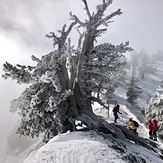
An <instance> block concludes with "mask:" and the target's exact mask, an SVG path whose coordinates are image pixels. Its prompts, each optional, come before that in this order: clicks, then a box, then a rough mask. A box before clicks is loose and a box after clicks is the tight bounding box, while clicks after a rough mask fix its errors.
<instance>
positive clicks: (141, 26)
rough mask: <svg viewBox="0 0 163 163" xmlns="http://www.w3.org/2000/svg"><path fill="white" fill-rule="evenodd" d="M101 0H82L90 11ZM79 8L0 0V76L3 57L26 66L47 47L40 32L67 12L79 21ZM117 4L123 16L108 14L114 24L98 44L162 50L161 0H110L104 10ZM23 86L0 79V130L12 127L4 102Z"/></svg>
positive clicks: (77, 0) (74, 0)
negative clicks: (86, 1) (124, 44)
mask: <svg viewBox="0 0 163 163" xmlns="http://www.w3.org/2000/svg"><path fill="white" fill-rule="evenodd" d="M101 1H102V0H88V4H89V5H90V6H91V12H92V11H93V9H95V6H96V4H97V2H101ZM83 7H84V6H83V3H82V0H46V1H40V0H23V1H22V0H0V56H1V59H0V75H2V74H3V70H2V64H3V63H4V62H5V61H8V62H10V63H12V64H16V63H19V64H31V63H32V61H31V58H30V57H31V55H36V56H37V57H40V56H41V55H44V54H46V53H48V52H50V51H51V50H53V49H52V42H51V40H48V39H46V38H45V37H44V36H45V34H47V33H49V32H51V31H53V32H56V30H57V29H61V27H62V26H63V24H65V23H66V24H67V23H68V22H69V12H70V11H73V14H76V15H77V16H79V17H80V18H81V19H83V18H84V15H85V14H84V13H83V12H84V11H83ZM119 8H121V10H122V12H123V14H122V15H121V16H117V17H115V18H113V20H114V23H111V24H110V26H109V28H108V31H107V33H106V34H105V36H103V37H101V38H100V41H99V42H110V43H113V44H120V43H121V42H125V41H129V42H130V46H131V47H132V48H134V49H135V50H137V51H140V50H141V49H144V50H146V51H147V52H149V53H151V52H156V51H158V50H162V51H163V21H162V18H163V0H113V4H112V5H111V6H110V7H109V8H108V11H107V13H108V14H109V13H111V12H113V11H115V10H117V9H119ZM24 88H25V85H21V86H20V85H17V84H16V83H15V82H12V81H11V80H4V79H2V78H0V103H1V107H0V111H1V114H0V133H2V132H1V130H2V129H3V131H4V129H9V128H10V127H13V124H14V123H13V122H14V120H15V119H16V115H13V114H9V105H10V101H11V100H12V99H14V98H17V97H18V96H19V95H20V93H21V92H22V91H23V89H24ZM4 121H6V122H5V123H3V122H4Z"/></svg>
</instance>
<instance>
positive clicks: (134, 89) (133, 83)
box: [126, 72, 142, 103]
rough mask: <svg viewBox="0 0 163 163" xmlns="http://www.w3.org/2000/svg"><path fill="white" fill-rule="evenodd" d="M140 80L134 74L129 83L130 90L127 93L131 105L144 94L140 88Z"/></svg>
mask: <svg viewBox="0 0 163 163" xmlns="http://www.w3.org/2000/svg"><path fill="white" fill-rule="evenodd" d="M139 81H140V79H139V78H138V77H136V76H134V72H132V76H131V79H130V81H129V83H128V90H127V93H126V96H127V100H128V101H129V102H130V103H134V101H135V100H136V99H137V98H138V96H139V94H140V93H141V92H142V91H141V88H140V87H139V86H138V82H139Z"/></svg>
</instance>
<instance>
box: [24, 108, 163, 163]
mask: <svg viewBox="0 0 163 163" xmlns="http://www.w3.org/2000/svg"><path fill="white" fill-rule="evenodd" d="M121 108H123V109H122V112H123V114H122V116H121V119H119V121H118V123H119V124H122V125H125V124H126V122H127V120H128V118H129V117H133V118H134V119H135V120H137V118H136V117H135V116H134V115H133V114H132V113H131V112H130V111H128V109H127V108H126V107H125V106H122V105H121ZM95 112H96V114H98V115H103V116H104V117H105V119H106V120H107V121H108V122H110V123H112V122H113V115H112V109H110V112H109V118H107V115H108V112H107V110H106V109H103V108H99V107H97V106H95ZM138 133H139V136H142V137H145V138H148V130H147V129H145V127H144V125H143V124H140V127H139V129H138ZM114 140H115V139H114V138H109V139H107V140H106V139H104V138H103V137H102V136H99V135H97V134H96V133H95V132H93V131H89V132H71V133H65V134H60V135H58V136H56V137H54V138H53V139H51V140H50V141H49V142H48V143H47V144H46V145H44V146H42V147H41V148H40V149H39V150H38V151H34V152H33V153H31V154H30V155H29V157H28V158H27V159H26V160H25V161H24V163H45V162H46V163H107V162H108V163H114V162H116V163H123V162H126V160H128V159H129V156H132V158H134V157H136V158H139V159H140V162H141V161H142V159H144V160H146V162H147V163H161V162H162V160H161V159H160V158H159V157H158V155H157V154H155V153H154V152H153V151H149V150H147V149H146V148H144V147H142V146H139V145H136V144H135V143H133V142H129V141H123V140H118V143H119V144H122V143H123V144H125V147H124V145H120V147H121V148H120V149H114V148H113V147H114V146H115V141H114Z"/></svg>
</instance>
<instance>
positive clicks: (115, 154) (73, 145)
mask: <svg viewBox="0 0 163 163" xmlns="http://www.w3.org/2000/svg"><path fill="white" fill-rule="evenodd" d="M157 64H158V65H159V68H158V70H159V71H158V72H157V73H156V74H155V75H146V76H145V79H144V80H143V81H141V82H140V84H141V87H142V88H143V89H142V91H143V93H142V94H141V96H140V98H139V99H138V100H137V103H138V105H139V106H140V107H141V108H140V109H143V107H145V105H146V101H147V100H148V99H149V98H150V97H151V96H153V95H154V94H155V91H156V89H157V87H158V85H159V84H160V82H161V81H163V73H162V72H163V64H162V63H161V62H160V63H159V62H158V63H157ZM126 90H127V87H126V85H125V84H122V85H120V87H119V88H118V89H117V90H116V92H115V94H114V96H113V98H114V99H116V100H117V102H118V103H119V104H120V106H121V108H120V109H121V111H122V112H123V114H122V115H120V119H119V120H118V123H119V124H122V125H126V123H127V121H128V118H129V117H133V118H134V119H135V120H137V121H139V120H140V117H141V115H140V113H141V110H139V111H138V112H137V114H135V115H134V114H133V111H132V110H129V108H128V107H126V105H127V102H126ZM113 107H114V105H110V110H109V118H108V111H107V110H106V109H104V108H102V107H101V106H99V105H96V104H95V105H94V111H95V113H96V114H98V115H101V116H103V117H104V118H105V119H106V120H107V121H108V122H109V123H112V122H113V115H112V108H113ZM141 122H142V123H140V127H139V129H138V133H139V135H140V136H142V137H144V138H148V130H147V129H146V128H145V126H144V120H143V119H142V120H141ZM112 142H113V140H104V138H103V137H101V136H98V135H96V134H95V133H94V132H92V131H91V132H74V133H66V134H61V135H58V136H57V137H54V138H53V139H52V140H50V141H49V143H48V144H46V145H45V146H42V147H41V148H40V146H41V145H42V144H41V143H40V141H39V142H36V143H35V144H33V146H31V147H30V148H29V149H27V150H26V151H23V152H22V153H20V154H19V155H17V156H16V155H14V154H13V155H12V154H11V155H6V154H5V152H3V157H4V158H5V159H2V157H1V159H0V163H23V160H24V159H25V158H26V159H25V161H24V163H33V162H46V163H53V162H54V160H59V161H56V163H69V162H73V163H75V162H76V163H82V162H83V163H84V162H88V163H91V162H93V163H96V162H97V163H105V162H125V158H126V157H127V155H128V154H132V153H134V155H135V156H141V157H142V158H144V159H146V160H147V162H151V163H155V162H156V163H157V162H159V163H161V162H162V160H160V159H159V158H158V156H157V155H156V154H155V153H154V152H152V151H149V150H146V149H145V148H143V147H141V146H138V145H135V144H134V143H132V142H123V144H126V148H127V149H124V150H125V152H122V151H119V150H115V149H113V148H112V145H113V143H112ZM39 148H40V149H39ZM13 153H14V151H13ZM29 154H30V155H29ZM28 156H29V157H28Z"/></svg>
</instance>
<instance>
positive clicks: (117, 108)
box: [113, 104, 157, 141]
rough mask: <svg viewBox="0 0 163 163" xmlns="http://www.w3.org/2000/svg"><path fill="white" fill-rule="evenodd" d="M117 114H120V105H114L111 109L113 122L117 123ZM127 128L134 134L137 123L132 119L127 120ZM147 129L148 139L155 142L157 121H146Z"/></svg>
mask: <svg viewBox="0 0 163 163" xmlns="http://www.w3.org/2000/svg"><path fill="white" fill-rule="evenodd" d="M118 114H122V112H120V105H118V104H117V105H116V106H115V107H114V108H113V115H114V122H115V123H117V119H118V118H119V116H118ZM128 127H129V129H130V130H131V131H133V132H134V133H137V128H138V127H139V124H138V122H137V121H135V120H133V118H129V119H128ZM148 129H149V139H152V140H154V141H157V136H156V131H157V121H156V120H155V119H154V120H153V121H152V119H150V120H149V121H148Z"/></svg>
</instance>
